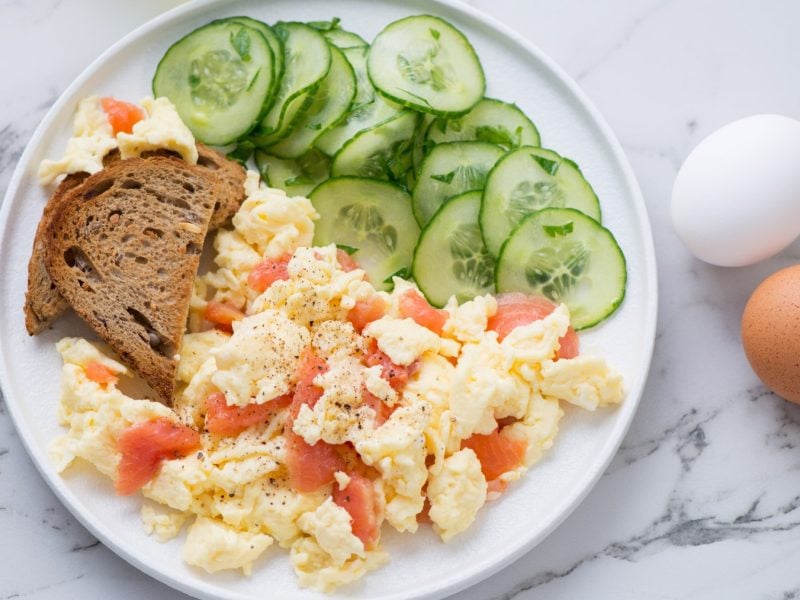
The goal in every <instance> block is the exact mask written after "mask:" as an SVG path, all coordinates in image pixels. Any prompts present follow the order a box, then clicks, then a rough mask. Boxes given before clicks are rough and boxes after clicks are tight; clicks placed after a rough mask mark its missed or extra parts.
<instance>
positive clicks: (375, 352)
mask: <svg viewBox="0 0 800 600" xmlns="http://www.w3.org/2000/svg"><path fill="white" fill-rule="evenodd" d="M364 364H366V365H367V366H368V367H374V366H376V365H380V367H381V377H383V378H384V379H385V380H386V381H388V382H389V385H390V386H392V388H393V389H394V390H395V391H396V392H399V391H402V389H403V388H404V387H405V386H406V383H408V378H409V377H410V376H411V375H412V374H413V373H414V371H415V370H416V369H417V363H416V362H414V363H412V364H410V365H408V366H405V365H398V364H396V363H394V362H392V359H391V358H389V356H388V355H386V354H385V353H384V352H383V351H382V350H381V349H380V348H378V343H377V342H376V341H375V340H374V339H371V340H370V343H369V353H368V354H367V355H366V356H365V357H364Z"/></svg>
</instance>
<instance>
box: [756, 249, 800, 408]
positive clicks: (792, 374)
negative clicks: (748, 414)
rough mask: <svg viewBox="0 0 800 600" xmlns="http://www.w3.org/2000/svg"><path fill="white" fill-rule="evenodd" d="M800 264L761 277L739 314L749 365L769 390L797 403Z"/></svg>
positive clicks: (799, 391) (799, 395)
mask: <svg viewBox="0 0 800 600" xmlns="http://www.w3.org/2000/svg"><path fill="white" fill-rule="evenodd" d="M798 292H800V266H798V265H795V266H793V267H788V268H786V269H781V270H780V271H777V272H776V273H773V274H772V275H770V276H769V277H767V278H766V279H765V280H764V281H762V282H761V283H760V284H759V286H758V287H757V288H756V289H755V291H754V292H753V294H752V295H751V296H750V299H749V300H748V301H747V305H746V306H745V309H744V313H743V314H742V344H743V345H744V352H745V354H746V356H747V360H748V361H749V362H750V366H751V367H752V368H753V371H755V373H756V375H758V377H759V379H761V381H763V382H764V385H766V386H767V387H768V388H769V389H770V390H772V391H773V392H775V393H776V394H778V395H779V396H781V397H782V398H785V399H786V400H791V401H792V402H798V403H800V367H798V363H797V356H798V350H800V348H798V340H800V309H799V308H798V304H797V298H798Z"/></svg>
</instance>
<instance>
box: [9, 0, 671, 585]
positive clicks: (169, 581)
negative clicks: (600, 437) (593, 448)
mask: <svg viewBox="0 0 800 600" xmlns="http://www.w3.org/2000/svg"><path fill="white" fill-rule="evenodd" d="M225 4H226V0H193V1H190V2H187V3H185V4H183V5H180V6H177V7H174V8H172V9H170V10H167V11H165V12H163V13H161V14H159V15H157V16H155V17H154V18H152V19H150V20H149V21H147V22H145V23H143V24H142V25H140V26H138V27H136V28H135V29H133V30H132V31H131V32H130V33H128V34H126V35H124V36H123V37H122V38H120V39H119V40H118V41H116V42H115V43H114V44H112V45H111V46H109V47H108V48H107V49H106V50H105V51H103V52H102V53H101V54H100V55H99V56H97V58H95V59H94V60H93V61H92V62H90V63H89V65H88V66H87V67H86V68H85V69H84V70H83V71H82V72H81V73H80V74H79V75H78V76H77V77H76V78H75V79H74V80H73V81H72V83H70V85H69V86H67V87H66V89H64V91H63V92H62V93H61V94H60V95H59V97H58V99H57V100H56V101H55V103H54V104H53V105H52V106H51V107H50V109H49V110H48V111H47V113H46V114H45V116H44V118H43V119H42V120H41V121H40V123H39V125H38V126H37V127H36V129H35V130H34V132H33V134H32V135H31V138H30V139H29V140H28V142H27V144H26V146H25V149H24V151H23V153H22V154H21V155H20V158H19V160H18V161H17V165H16V167H15V169H14V172H13V174H12V176H11V179H10V181H9V184H8V187H7V188H6V192H5V194H4V196H3V203H2V206H1V207H0V248H2V246H4V245H5V243H6V240H7V239H8V238H9V236H7V235H6V231H7V229H8V222H9V217H10V214H11V198H13V197H14V196H15V195H16V194H17V192H18V189H19V187H20V184H21V182H22V180H23V177H24V176H25V171H26V169H25V167H26V166H27V164H28V163H29V162H30V155H31V154H32V153H33V152H34V149H35V148H36V147H37V146H38V145H39V144H40V142H41V138H42V137H43V136H44V135H45V133H46V132H47V130H48V129H49V128H50V127H51V125H52V122H53V121H54V120H55V119H56V117H57V115H58V114H59V113H60V112H61V110H62V108H63V106H64V105H65V104H66V103H67V102H68V101H69V100H70V99H71V96H72V95H73V94H74V92H75V90H77V89H78V88H80V87H81V86H82V85H83V83H84V82H85V81H86V80H87V79H88V78H89V77H91V76H92V75H93V74H94V73H95V72H96V71H97V70H99V69H100V68H101V67H102V66H103V65H104V64H105V63H106V62H107V61H108V60H109V58H110V57H111V56H112V55H114V54H115V53H117V52H118V51H119V50H120V49H122V48H124V47H125V46H127V45H128V44H130V43H132V42H133V41H135V40H136V39H138V38H140V37H142V36H145V35H147V34H148V33H150V32H151V31H152V30H154V29H156V28H159V27H161V26H162V25H166V24H169V23H171V22H174V21H179V20H180V19H182V18H185V17H187V16H190V15H192V14H193V13H195V12H201V11H203V10H206V9H209V8H212V9H213V7H214V6H215V5H217V6H219V7H224V6H225ZM415 4H424V5H427V6H430V7H431V8H433V9H435V8H437V7H438V8H441V7H444V8H446V9H448V10H450V11H454V12H456V13H461V14H463V15H465V16H467V17H469V18H472V19H475V20H477V21H479V22H482V23H483V24H484V25H485V26H487V27H489V28H490V29H493V30H495V31H496V32H497V33H499V34H501V35H503V36H505V37H507V38H509V39H510V40H511V41H512V42H514V43H516V44H518V45H519V46H521V47H522V48H524V49H525V51H526V52H528V53H529V54H530V55H532V56H533V57H534V58H535V59H536V60H538V61H540V62H541V63H542V64H543V65H544V66H545V67H546V69H547V70H549V72H550V73H551V74H552V75H553V76H554V77H555V78H556V79H557V80H558V81H559V83H561V84H562V85H564V86H565V87H566V88H567V90H568V91H569V93H571V94H572V95H573V97H574V98H575V100H576V101H577V102H578V103H579V104H580V106H581V108H582V109H583V110H585V111H586V112H587V113H588V115H589V117H590V118H591V119H592V120H593V122H594V124H595V125H596V126H597V128H598V130H599V132H600V134H601V135H602V136H603V139H604V141H605V142H606V143H607V144H608V145H609V147H610V148H611V150H612V153H613V159H614V161H615V163H616V164H617V166H618V167H619V169H620V171H621V174H622V178H623V181H624V183H625V186H626V187H627V189H628V190H629V191H630V194H631V199H632V201H633V208H634V209H635V210H634V212H635V216H636V219H635V220H636V221H637V225H638V227H637V230H638V232H639V233H640V235H641V238H642V245H643V247H644V256H643V267H644V268H643V270H642V274H641V276H642V277H644V278H645V279H646V280H647V281H646V285H645V288H646V289H648V290H649V291H651V293H650V295H649V296H648V297H647V298H644V299H643V302H642V305H643V307H644V308H643V309H644V313H645V319H644V328H643V332H642V333H643V336H644V339H645V342H646V343H645V349H646V352H645V356H644V360H643V361H642V363H641V370H639V371H638V377H637V378H636V381H634V382H629V386H628V390H627V396H626V399H625V404H626V405H630V408H628V409H627V410H628V411H629V414H628V416H627V418H626V419H624V420H622V421H621V422H620V423H618V424H617V425H616V426H615V428H614V429H612V431H611V433H610V434H609V436H608V439H607V440H606V441H605V443H604V444H603V446H602V449H601V451H600V452H599V453H598V457H599V459H598V460H597V461H596V462H595V463H594V464H593V465H592V469H590V470H589V471H587V473H586V474H585V475H584V476H583V477H582V478H579V479H578V480H577V481H576V483H575V484H574V486H573V488H572V490H570V492H571V493H570V494H569V495H567V496H565V498H564V502H563V506H564V508H562V510H561V512H560V513H559V514H558V515H557V516H556V517H555V518H554V519H552V521H551V522H550V523H548V524H547V525H546V526H545V527H543V528H541V529H540V530H539V531H538V532H537V533H536V535H534V536H531V537H527V538H525V539H524V541H523V542H522V543H516V544H515V545H514V547H513V548H512V549H511V550H510V551H509V552H507V553H506V554H504V555H503V556H502V558H499V559H497V558H493V559H491V560H484V561H481V562H479V563H478V564H477V565H474V566H473V568H472V569H471V570H470V571H469V574H468V575H466V576H460V577H455V578H449V579H448V580H446V581H444V582H437V584H439V583H441V584H440V585H435V584H432V585H429V586H427V587H425V588H423V589H421V590H419V591H418V592H417V593H415V595H414V596H413V598H415V599H417V600H423V599H434V598H444V597H446V596H449V595H451V594H455V593H457V592H459V591H462V590H464V589H466V588H469V587H471V586H473V585H475V584H477V583H478V582H480V581H483V580H484V579H487V578H488V577H490V576H491V575H493V574H495V573H497V572H498V571H500V570H501V569H503V568H504V567H506V566H508V565H509V564H511V563H513V562H515V561H516V560H518V559H519V558H520V557H521V556H522V555H523V554H526V553H528V552H530V551H531V550H532V549H533V548H534V547H536V546H537V545H538V544H540V543H541V542H542V541H543V540H544V539H545V538H546V537H547V536H549V535H550V534H551V533H552V532H553V531H554V530H555V529H556V528H557V527H558V526H559V525H560V524H561V523H562V522H563V521H564V520H565V519H566V518H567V517H568V516H569V515H571V514H572V513H573V512H574V511H575V509H576V508H577V507H578V506H579V505H580V504H581V503H582V502H583V500H584V499H585V498H586V496H588V494H589V493H590V492H591V491H592V489H594V487H595V485H596V484H597V482H598V481H599V479H600V477H602V475H603V474H604V473H605V472H606V470H607V468H608V466H609V464H610V463H611V461H612V460H613V458H614V456H615V455H616V453H617V450H618V448H619V446H620V445H621V444H622V441H623V440H624V438H625V434H626V433H627V431H628V429H629V428H630V426H631V424H632V422H633V419H634V418H635V415H636V412H637V410H638V407H639V404H640V402H641V398H642V395H643V392H644V387H645V384H646V382H647V379H648V375H649V371H650V367H651V364H652V357H653V349H654V345H655V337H656V324H657V316H658V272H657V265H656V255H655V244H654V239H653V232H652V227H651V225H650V219H649V216H648V211H647V205H646V203H645V201H644V197H643V196H642V192H641V189H640V187H639V184H638V181H637V179H636V176H635V173H634V171H633V167H632V166H631V164H630V161H629V160H628V157H627V155H626V154H625V152H624V150H623V148H622V145H621V143H620V142H619V140H618V138H617V137H616V135H615V134H614V132H613V130H612V129H611V127H610V126H609V125H608V123H607V122H606V120H605V118H604V117H603V115H602V114H601V113H600V111H599V110H598V109H597V108H596V107H595V105H594V103H593V102H592V101H591V100H590V99H589V98H588V96H587V95H586V93H585V92H584V91H583V90H582V89H581V88H580V86H579V85H578V83H577V82H576V81H575V80H574V79H573V78H572V77H571V76H570V75H569V74H568V73H566V71H564V70H563V68H562V67H561V66H560V65H559V64H558V63H556V62H555V60H553V59H552V58H551V57H550V56H549V55H548V54H547V53H545V52H544V51H543V50H541V49H540V48H539V47H538V46H537V45H536V44H534V43H533V42H532V41H530V40H529V39H528V38H526V37H524V36H523V35H522V34H521V33H519V32H517V31H516V30H514V29H513V28H511V27H510V26H508V25H506V24H504V23H502V22H500V21H499V20H498V19H496V18H495V17H493V16H491V15H488V14H486V13H485V12H483V11H481V10H479V9H477V8H475V7H474V6H471V5H469V4H466V2H463V1H462V0H420V1H419V2H416V3H415ZM1 328H2V324H0V329H1ZM6 361H7V359H6V356H5V355H4V353H3V346H2V345H0V388H2V389H4V390H9V389H10V387H9V386H8V385H7V384H8V382H9V381H10V376H9V373H8V372H7V370H6ZM5 404H6V406H7V407H8V411H9V414H10V416H11V420H12V422H13V423H14V427H15V429H16V431H17V433H18V434H19V437H20V439H21V440H22V444H23V446H24V448H25V451H26V452H27V453H28V456H29V457H30V458H31V460H32V462H33V463H34V465H35V466H36V469H37V470H38V471H39V474H40V475H41V477H42V478H43V479H44V481H45V482H46V483H47V485H48V487H49V488H50V489H51V491H52V492H53V493H54V494H55V496H56V497H57V498H58V500H59V501H60V502H61V503H62V504H63V505H64V506H65V507H66V508H67V510H68V511H69V512H70V513H71V514H72V516H73V517H75V519H76V520H78V521H79V522H80V523H81V525H83V526H84V527H85V528H86V529H87V530H89V532H90V533H91V534H92V535H94V536H95V537H96V538H97V539H99V540H100V541H102V542H103V544H104V545H105V546H106V547H107V548H108V549H110V550H111V551H112V552H114V553H115V554H116V555H117V556H119V557H120V558H122V559H123V560H125V561H126V562H127V563H129V564H131V565H132V566H134V567H135V568H137V569H138V570H140V571H141V572H143V573H145V574H147V575H148V576H150V577H152V578H154V579H156V580H157V581H159V582H161V583H163V584H165V585H167V586H169V587H171V588H173V589H176V590H178V591H181V592H183V593H185V594H188V595H190V596H193V597H196V598H208V599H216V598H225V599H230V600H249V597H248V596H245V595H243V594H241V593H239V592H236V591H233V590H225V591H224V593H223V595H222V596H221V595H220V593H219V590H217V589H212V588H206V586H207V585H208V584H206V583H205V582H200V581H197V580H195V581H193V582H191V583H190V582H185V581H183V580H182V578H180V577H176V576H173V575H170V574H168V573H165V572H163V571H160V570H158V569H157V568H155V567H154V566H153V567H151V565H149V564H147V563H145V562H143V561H142V560H140V559H139V557H138V556H137V555H136V552H134V551H132V550H130V549H128V548H127V547H126V544H125V543H123V542H121V541H119V540H117V539H115V534H114V533H113V531H111V530H109V529H107V528H106V527H104V526H103V525H102V523H100V522H95V521H94V520H93V519H91V518H90V516H87V515H86V514H84V512H83V511H81V510H80V507H79V503H78V502H74V501H77V500H78V499H77V497H75V495H74V494H73V493H72V492H71V491H70V490H69V488H68V487H67V486H66V483H65V482H64V481H63V479H62V478H60V477H58V476H57V474H55V475H53V476H51V473H50V471H52V465H50V464H49V462H48V460H49V459H48V457H47V455H46V452H44V451H40V450H39V449H38V447H37V445H36V444H35V442H34V440H33V436H32V433H31V432H29V431H28V430H27V428H26V427H23V426H21V425H20V424H21V423H23V420H22V418H21V415H20V414H18V412H17V408H16V402H12V401H9V400H8V399H6V402H5ZM203 588H206V589H203ZM298 589H299V588H298ZM388 598H397V599H398V600H400V598H401V596H397V595H393V596H390V597H388ZM403 598H407V596H403Z"/></svg>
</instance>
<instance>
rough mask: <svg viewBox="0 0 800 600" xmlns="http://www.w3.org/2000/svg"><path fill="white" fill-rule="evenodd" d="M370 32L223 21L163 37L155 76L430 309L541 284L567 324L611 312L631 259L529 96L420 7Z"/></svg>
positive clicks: (193, 116)
mask: <svg viewBox="0 0 800 600" xmlns="http://www.w3.org/2000/svg"><path fill="white" fill-rule="evenodd" d="M368 39H369V38H365V37H362V36H361V35H359V33H356V32H354V31H350V30H348V29H345V28H343V27H342V24H341V22H340V20H339V19H338V18H333V19H331V20H328V21H312V22H308V23H301V22H279V23H276V24H274V25H271V26H270V25H268V24H266V23H263V22H261V21H259V20H256V19H253V18H250V17H246V16H237V17H231V18H229V19H222V20H219V21H214V22H212V23H209V24H208V25H206V26H204V27H200V28H199V29H196V30H195V31H193V32H191V33H189V34H188V35H186V36H185V37H183V38H182V39H180V40H178V41H177V42H176V43H175V44H173V45H172V46H171V47H170V48H169V50H168V51H167V53H166V54H165V55H164V57H163V58H162V60H161V62H160V63H159V65H158V67H157V69H156V73H155V76H154V79H153V91H154V93H155V94H156V95H159V96H167V97H169V98H170V99H171V100H172V101H173V102H174V104H175V105H176V107H177V109H178V112H179V113H180V115H181V117H182V118H183V120H184V122H185V123H186V124H187V125H188V126H189V128H190V129H191V130H192V131H193V132H194V134H195V135H196V137H197V139H199V140H201V141H204V142H206V143H209V144H213V145H227V144H231V143H238V144H239V145H238V146H237V147H236V148H235V149H234V150H233V151H232V152H231V154H230V156H231V157H232V158H235V159H236V160H239V161H241V162H246V160H247V159H249V158H250V157H251V156H252V157H253V159H254V161H255V163H256V166H257V168H258V170H259V171H260V173H261V176H262V178H263V179H264V180H265V181H266V182H267V183H268V184H269V185H270V186H272V187H276V188H280V189H283V190H285V191H286V192H287V193H288V194H290V195H298V196H299V195H302V196H308V197H309V198H311V201H312V202H313V204H314V206H315V208H316V210H317V211H318V212H319V213H320V215H321V217H320V219H319V220H318V221H317V222H316V225H315V238H314V243H315V244H329V243H337V244H341V245H344V246H348V247H350V248H354V249H355V259H356V260H357V261H358V263H359V264H360V265H362V266H363V267H364V269H365V270H366V271H367V273H368V275H369V278H370V280H371V282H372V283H373V284H374V285H376V286H377V287H379V288H383V289H388V287H389V286H390V285H391V277H392V275H396V274H398V273H402V274H403V275H404V276H412V277H413V279H414V280H415V281H416V283H417V285H418V286H419V288H420V289H421V290H422V291H423V292H424V293H425V295H426V296H427V298H428V300H429V301H430V302H431V303H432V304H434V305H436V306H443V305H444V304H446V303H447V301H448V299H449V298H450V297H452V296H455V297H456V298H457V299H458V300H459V301H460V302H463V301H465V300H469V299H470V298H474V297H475V296H477V295H482V294H487V293H494V292H506V291H521V292H526V293H531V294H540V295H544V296H547V297H548V298H550V299H551V300H553V301H555V302H564V303H565V304H567V306H568V307H569V309H570V311H571V314H572V321H573V325H574V326H575V328H576V329H581V328H586V327H590V326H592V325H594V324H596V323H598V322H600V321H602V320H603V319H605V318H606V317H608V316H609V315H610V314H612V313H613V312H614V310H616V308H617V307H618V306H619V304H620V303H621V302H622V299H623V298H624V296H625V285H626V270H625V269H626V267H625V258H624V256H623V254H622V252H621V250H620V248H619V246H618V244H617V242H616V240H615V239H614V236H613V235H612V234H611V232H610V231H608V229H606V228H604V227H603V226H602V225H601V224H600V221H601V211H600V203H599V201H598V198H597V195H596V194H595V192H594V190H593V189H592V186H591V185H590V184H589V182H588V181H587V180H586V178H585V177H584V176H583V173H582V172H581V170H580V168H579V167H578V165H577V164H576V163H574V162H573V161H572V160H570V159H568V158H565V157H564V156H562V155H561V154H559V153H558V152H556V151H554V150H551V149H547V148H544V147H542V141H541V137H540V134H539V130H538V128H537V127H536V125H535V124H534V123H533V121H531V119H530V118H529V116H528V115H527V114H526V113H525V111H524V110H523V109H522V108H520V107H519V106H517V104H515V103H514V102H508V101H505V100H502V99H497V98H487V97H485V96H484V94H485V91H486V79H485V76H484V71H483V67H482V66H481V63H480V60H479V59H478V56H477V54H476V53H475V50H474V48H473V47H472V45H471V44H470V43H469V41H468V40H467V38H466V37H465V36H464V34H463V33H462V32H461V31H459V30H458V29H456V28H455V27H453V25H451V24H450V23H448V22H447V21H445V20H443V19H441V18H439V17H435V16H431V15H415V16H410V17H406V18H403V19H399V20H397V21H395V22H393V23H389V24H388V25H387V26H386V27H385V28H384V29H383V30H382V31H380V32H379V33H378V34H377V36H376V37H375V38H374V39H373V40H372V42H371V43H370V42H369V41H368ZM254 149H255V152H254ZM420 230H421V232H420Z"/></svg>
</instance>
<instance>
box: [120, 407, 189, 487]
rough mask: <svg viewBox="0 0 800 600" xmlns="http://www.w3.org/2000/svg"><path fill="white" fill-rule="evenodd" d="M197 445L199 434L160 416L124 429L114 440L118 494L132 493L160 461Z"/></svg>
mask: <svg viewBox="0 0 800 600" xmlns="http://www.w3.org/2000/svg"><path fill="white" fill-rule="evenodd" d="M198 448H200V434H199V433H197V432H196V431H195V430H194V429H191V428H190V427H187V426H186V425H180V424H178V423H173V422H172V421H170V420H169V419H165V418H160V419H153V420H151V421H145V422H143V423H137V424H136V425H132V426H130V427H128V428H127V429H125V430H123V431H122V433H121V434H120V436H119V439H118V440H117V450H119V452H120V453H121V454H122V459H121V460H120V462H119V467H118V469H117V481H116V484H115V487H116V489H117V494H119V495H121V496H126V495H128V494H132V493H134V492H135V491H137V490H138V489H139V488H141V487H142V486H143V485H144V484H145V483H147V482H148V481H150V480H151V479H152V478H153V477H155V476H156V474H157V473H158V470H159V468H160V467H161V463H162V461H165V460H170V459H176V458H183V457H184V456H187V455H189V454H191V453H192V452H194V451H195V450H197V449H198Z"/></svg>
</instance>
